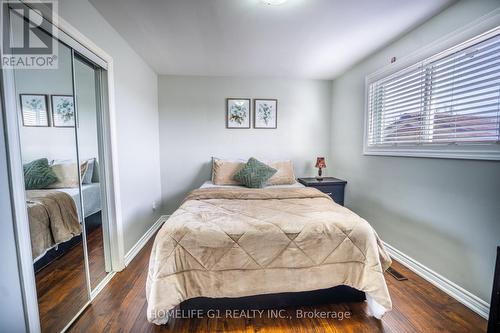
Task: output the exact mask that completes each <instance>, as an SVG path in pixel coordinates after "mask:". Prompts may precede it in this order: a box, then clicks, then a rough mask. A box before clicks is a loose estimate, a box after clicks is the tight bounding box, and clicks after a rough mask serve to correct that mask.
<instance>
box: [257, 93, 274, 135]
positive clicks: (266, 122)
mask: <svg viewBox="0 0 500 333" xmlns="http://www.w3.org/2000/svg"><path fill="white" fill-rule="evenodd" d="M253 102H254V105H253V112H254V116H253V122H254V124H253V127H254V128H277V127H278V100H277V99H254V100H253Z"/></svg>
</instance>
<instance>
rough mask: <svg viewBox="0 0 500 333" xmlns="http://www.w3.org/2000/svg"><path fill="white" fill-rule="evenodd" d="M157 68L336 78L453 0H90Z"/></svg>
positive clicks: (178, 71)
mask: <svg viewBox="0 0 500 333" xmlns="http://www.w3.org/2000/svg"><path fill="white" fill-rule="evenodd" d="M90 2H91V3H92V4H93V5H94V7H96V9H97V10H98V11H99V12H100V13H101V14H102V15H103V16H104V18H105V19H106V20H107V21H108V22H109V23H110V24H111V25H112V26H113V27H114V28H115V29H116V30H117V31H118V32H119V33H120V34H121V36H123V38H125V40H127V42H128V43H129V44H130V45H131V46H132V48H134V49H135V51H136V52H137V53H138V54H139V55H140V56H141V57H142V58H143V59H144V60H145V61H146V62H147V63H148V64H149V65H150V66H151V67H152V68H153V69H154V70H155V71H156V72H157V73H158V74H175V75H204V76H261V77H295V78H313V79H332V78H334V77H335V76H336V75H338V74H340V73H341V72H343V71H344V70H346V69H347V68H348V67H350V66H352V65H353V64H355V63H356V62H358V61H359V60H361V59H363V58H364V57H366V56H367V55H369V54H370V53H372V52H374V51H376V50H377V49H378V48H380V47H381V46H383V45H385V44H387V43H388V42H390V41H391V40H393V39H394V38H396V37H397V36H400V35H401V34H403V33H405V32H406V31H408V30H409V29H411V28H412V27H415V26H416V25H418V24H420V23H422V22H423V21H425V20H426V19H428V18H430V17H431V16H433V15H435V14H436V13H438V12H439V11H441V10H442V9H444V8H445V7H446V6H447V5H449V4H450V3H451V2H452V1H451V0H288V2H286V3H285V4H283V5H279V6H269V5H266V4H263V3H262V2H261V1H260V0H142V1H139V0H90Z"/></svg>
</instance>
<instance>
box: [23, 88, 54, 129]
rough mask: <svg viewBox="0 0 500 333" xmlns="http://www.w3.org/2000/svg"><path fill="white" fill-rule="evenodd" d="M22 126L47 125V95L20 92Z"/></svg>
mask: <svg viewBox="0 0 500 333" xmlns="http://www.w3.org/2000/svg"><path fill="white" fill-rule="evenodd" d="M19 96H20V99H21V113H22V116H23V126H27V127H48V126H49V113H48V110H47V95H39V94H20V95H19Z"/></svg>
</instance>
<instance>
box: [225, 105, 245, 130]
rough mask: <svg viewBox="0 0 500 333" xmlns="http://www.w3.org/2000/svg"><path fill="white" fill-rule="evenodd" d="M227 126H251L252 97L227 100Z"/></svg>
mask: <svg viewBox="0 0 500 333" xmlns="http://www.w3.org/2000/svg"><path fill="white" fill-rule="evenodd" d="M226 127H227V128H250V99H248V98H228V99H227V100H226Z"/></svg>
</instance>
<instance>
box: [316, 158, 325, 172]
mask: <svg viewBox="0 0 500 333" xmlns="http://www.w3.org/2000/svg"><path fill="white" fill-rule="evenodd" d="M316 168H321V169H323V168H326V162H325V158H324V157H318V158H316Z"/></svg>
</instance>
